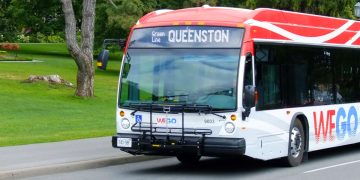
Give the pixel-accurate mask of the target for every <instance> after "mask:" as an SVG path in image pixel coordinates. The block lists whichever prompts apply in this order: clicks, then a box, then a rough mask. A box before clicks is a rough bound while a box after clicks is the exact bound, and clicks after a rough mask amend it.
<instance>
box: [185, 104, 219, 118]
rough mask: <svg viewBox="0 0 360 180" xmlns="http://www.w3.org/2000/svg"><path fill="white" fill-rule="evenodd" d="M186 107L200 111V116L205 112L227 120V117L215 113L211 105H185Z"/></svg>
mask: <svg viewBox="0 0 360 180" xmlns="http://www.w3.org/2000/svg"><path fill="white" fill-rule="evenodd" d="M185 107H189V108H194V109H196V110H198V111H199V114H200V113H202V112H203V113H205V114H212V115H215V116H218V117H221V118H223V119H226V116H225V115H220V114H217V113H214V112H213V107H212V106H210V105H202V104H201V105H199V104H191V105H190V106H189V105H185Z"/></svg>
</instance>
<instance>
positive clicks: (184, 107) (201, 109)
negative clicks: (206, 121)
mask: <svg viewBox="0 0 360 180" xmlns="http://www.w3.org/2000/svg"><path fill="white" fill-rule="evenodd" d="M166 106H170V107H171V111H175V112H181V111H183V112H185V111H198V113H199V114H200V113H205V114H212V115H215V116H218V117H221V118H223V119H226V116H225V115H220V114H217V113H215V112H213V107H212V106H210V105H202V104H178V103H176V104H163V103H161V104H159V103H154V102H150V103H130V104H129V107H131V108H135V110H134V111H133V112H131V115H132V116H134V115H135V113H136V112H137V111H140V110H141V109H145V108H151V109H156V108H159V107H160V108H161V107H166Z"/></svg>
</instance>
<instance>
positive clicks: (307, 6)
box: [0, 0, 357, 47]
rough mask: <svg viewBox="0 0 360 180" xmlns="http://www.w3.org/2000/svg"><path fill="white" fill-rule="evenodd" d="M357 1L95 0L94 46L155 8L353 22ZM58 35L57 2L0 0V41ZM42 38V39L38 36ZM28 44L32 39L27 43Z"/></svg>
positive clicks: (60, 22)
mask: <svg viewBox="0 0 360 180" xmlns="http://www.w3.org/2000/svg"><path fill="white" fill-rule="evenodd" d="M81 2H82V1H79V0H73V4H74V11H75V14H77V16H76V21H77V25H80V24H81V17H80V16H78V15H81V12H80V11H81V8H82V7H81V6H82V5H81ZM356 2H357V0H331V1H329V0H266V1H265V0H183V1H176V0H167V1H165V0H98V1H97V3H96V14H97V16H96V25H95V28H96V29H95V45H96V46H98V47H99V46H100V45H101V43H102V40H103V39H104V38H125V37H126V36H127V34H128V33H129V30H130V28H131V26H133V25H134V24H135V23H136V22H137V20H138V19H139V18H140V17H141V16H143V15H145V14H146V13H148V12H151V11H153V10H156V9H180V8H187V7H196V6H202V5H204V4H209V5H211V6H226V7H240V8H249V9H255V8H261V7H263V8H276V9H282V10H290V11H297V12H305V13H311V14H319V15H326V16H334V17H342V18H348V19H355V17H354V15H353V14H354V13H353V11H354V10H353V9H354V5H355V3H356ZM39 33H40V34H41V35H44V36H51V35H59V36H61V37H62V38H64V17H63V14H62V13H61V5H60V2H59V1H48V0H0V42H1V41H15V40H16V39H15V37H16V35H20V34H23V35H29V36H33V37H35V38H33V39H36V38H37V36H36V35H37V34H39ZM41 37H42V36H41ZM30 41H32V40H30Z"/></svg>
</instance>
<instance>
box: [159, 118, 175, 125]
mask: <svg viewBox="0 0 360 180" xmlns="http://www.w3.org/2000/svg"><path fill="white" fill-rule="evenodd" d="M156 122H157V123H158V124H166V123H168V124H176V119H175V118H156Z"/></svg>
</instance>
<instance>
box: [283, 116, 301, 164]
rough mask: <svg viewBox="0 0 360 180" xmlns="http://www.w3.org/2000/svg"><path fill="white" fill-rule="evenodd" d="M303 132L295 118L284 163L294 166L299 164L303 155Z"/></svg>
mask: <svg viewBox="0 0 360 180" xmlns="http://www.w3.org/2000/svg"><path fill="white" fill-rule="evenodd" d="M304 147H305V134H304V128H303V125H302V124H301V122H300V120H299V119H296V120H295V123H294V125H293V126H292V127H291V130H290V138H289V150H288V156H287V157H285V158H284V161H285V165H287V166H290V167H294V166H298V165H300V164H301V162H302V160H303V156H304V149H305V148H304Z"/></svg>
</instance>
